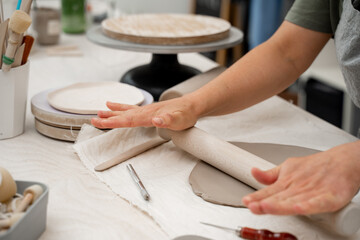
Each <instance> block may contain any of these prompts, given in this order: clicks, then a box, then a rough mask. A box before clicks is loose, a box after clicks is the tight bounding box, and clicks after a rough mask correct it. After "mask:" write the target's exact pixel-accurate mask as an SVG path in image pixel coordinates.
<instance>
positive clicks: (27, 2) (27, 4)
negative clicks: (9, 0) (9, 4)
mask: <svg viewBox="0 0 360 240" xmlns="http://www.w3.org/2000/svg"><path fill="white" fill-rule="evenodd" d="M31 4H32V0H22V2H21V5H20V10H22V11H24V12H26V13H27V14H29V13H30V9H31Z"/></svg>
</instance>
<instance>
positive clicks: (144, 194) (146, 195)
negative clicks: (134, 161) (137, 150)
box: [126, 164, 150, 201]
mask: <svg viewBox="0 0 360 240" xmlns="http://www.w3.org/2000/svg"><path fill="white" fill-rule="evenodd" d="M126 167H127V169H128V171H129V173H130V176H131V178H132V179H133V180H134V182H135V183H136V185H137V186H138V187H139V189H140V193H141V196H142V197H143V198H144V199H145V200H146V201H149V199H150V195H149V193H148V192H147V191H146V189H145V186H144V184H143V183H142V182H141V180H140V178H139V176H138V175H137V173H136V172H135V169H134V168H133V166H132V165H131V164H128V165H126Z"/></svg>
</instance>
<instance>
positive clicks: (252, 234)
mask: <svg viewBox="0 0 360 240" xmlns="http://www.w3.org/2000/svg"><path fill="white" fill-rule="evenodd" d="M200 223H201V224H204V225H208V226H211V227H216V228H220V229H223V230H225V231H231V232H233V233H235V234H236V235H237V236H238V237H241V238H243V239H249V240H297V238H296V237H295V236H294V235H292V234H290V233H284V232H280V233H274V232H271V231H269V230H266V229H252V228H248V227H238V228H237V229H233V228H227V227H223V226H218V225H214V224H211V223H204V222H200Z"/></svg>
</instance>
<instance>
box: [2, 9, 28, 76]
mask: <svg viewBox="0 0 360 240" xmlns="http://www.w3.org/2000/svg"><path fill="white" fill-rule="evenodd" d="M31 22H32V20H31V17H30V16H29V15H28V14H27V13H26V12H24V11H21V10H16V11H15V12H14V13H13V15H12V16H11V18H10V21H9V29H10V36H9V40H8V46H7V48H6V52H5V55H4V56H3V59H2V60H3V64H2V70H3V71H4V72H8V71H9V70H10V68H11V65H12V63H13V62H14V56H15V53H16V50H17V47H18V45H19V43H21V42H22V34H23V33H24V32H25V31H26V30H27V29H28V28H29V26H30V24H31Z"/></svg>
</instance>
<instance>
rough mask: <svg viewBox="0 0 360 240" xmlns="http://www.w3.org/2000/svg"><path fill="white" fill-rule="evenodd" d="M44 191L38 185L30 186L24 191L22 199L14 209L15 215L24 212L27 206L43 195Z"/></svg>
mask: <svg viewBox="0 0 360 240" xmlns="http://www.w3.org/2000/svg"><path fill="white" fill-rule="evenodd" d="M43 192H44V190H43V188H42V187H41V186H40V185H37V184H35V185H32V186H30V187H28V188H26V189H25V191H24V198H23V200H22V201H21V203H20V204H19V206H18V207H17V208H16V209H15V211H14V212H15V213H20V212H24V211H25V210H26V209H27V207H28V206H29V205H31V204H32V203H33V202H35V201H36V199H38V198H39V197H40V196H41V194H43Z"/></svg>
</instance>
